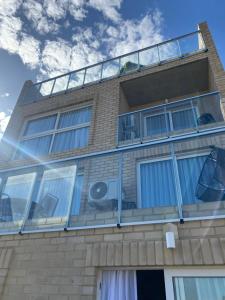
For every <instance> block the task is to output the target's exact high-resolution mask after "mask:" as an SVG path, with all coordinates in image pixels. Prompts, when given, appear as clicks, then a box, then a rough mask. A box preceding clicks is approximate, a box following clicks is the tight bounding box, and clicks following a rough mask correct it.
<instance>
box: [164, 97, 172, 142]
mask: <svg viewBox="0 0 225 300" xmlns="http://www.w3.org/2000/svg"><path fill="white" fill-rule="evenodd" d="M167 103H168V100H167V99H166V100H165V104H164V114H165V120H166V132H167V137H168V138H169V137H170V133H169V132H170V128H171V126H169V124H168V117H167ZM169 121H170V114H169Z"/></svg>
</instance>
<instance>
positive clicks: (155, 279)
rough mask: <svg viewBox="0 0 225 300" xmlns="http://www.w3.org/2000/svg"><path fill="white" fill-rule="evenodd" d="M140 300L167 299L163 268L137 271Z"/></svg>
mask: <svg viewBox="0 0 225 300" xmlns="http://www.w3.org/2000/svg"><path fill="white" fill-rule="evenodd" d="M137 293H138V300H166V291H165V282H164V272H163V270H144V271H137Z"/></svg>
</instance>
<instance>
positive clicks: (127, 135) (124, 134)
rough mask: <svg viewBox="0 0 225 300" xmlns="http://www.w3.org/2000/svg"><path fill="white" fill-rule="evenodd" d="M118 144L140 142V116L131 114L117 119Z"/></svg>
mask: <svg viewBox="0 0 225 300" xmlns="http://www.w3.org/2000/svg"><path fill="white" fill-rule="evenodd" d="M118 141H119V144H126V143H134V142H139V141H140V114H139V113H138V112H137V113H131V114H127V115H123V116H120V117H119V131H118Z"/></svg>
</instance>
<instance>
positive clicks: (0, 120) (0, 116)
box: [0, 112, 10, 138]
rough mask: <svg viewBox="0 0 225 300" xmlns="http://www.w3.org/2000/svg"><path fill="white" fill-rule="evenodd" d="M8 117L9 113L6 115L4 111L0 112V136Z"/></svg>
mask: <svg viewBox="0 0 225 300" xmlns="http://www.w3.org/2000/svg"><path fill="white" fill-rule="evenodd" d="M9 119H10V116H9V115H6V113H4V112H0V138H1V135H2V133H3V132H4V131H5V129H6V127H7V125H8V123H9Z"/></svg>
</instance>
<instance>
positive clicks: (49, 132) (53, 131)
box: [12, 104, 92, 159]
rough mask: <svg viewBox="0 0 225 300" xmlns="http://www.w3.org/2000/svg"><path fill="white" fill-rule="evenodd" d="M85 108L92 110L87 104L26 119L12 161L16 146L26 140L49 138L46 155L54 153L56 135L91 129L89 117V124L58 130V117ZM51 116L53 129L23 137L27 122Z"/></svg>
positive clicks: (14, 157) (13, 157)
mask: <svg viewBox="0 0 225 300" xmlns="http://www.w3.org/2000/svg"><path fill="white" fill-rule="evenodd" d="M86 108H90V109H91V110H92V105H91V104H89V105H83V106H81V107H76V108H69V109H66V110H59V111H55V112H49V113H44V114H40V115H38V116H33V117H30V118H28V119H26V120H25V121H24V123H23V126H22V130H21V134H20V136H19V139H18V143H17V147H16V150H15V152H14V153H13V156H12V159H17V158H16V154H17V152H18V149H19V147H18V146H19V145H20V143H21V142H24V141H28V140H33V139H35V138H40V137H46V136H51V141H50V145H49V149H48V152H47V153H46V155H49V154H51V153H54V152H52V147H53V143H54V140H55V136H56V134H58V133H62V132H67V131H71V130H78V129H81V128H87V127H89V128H90V127H91V122H92V117H91V119H90V121H89V122H85V123H82V124H77V125H72V126H69V127H64V128H58V126H59V120H60V117H61V116H62V115H63V114H64V113H68V112H73V111H79V110H82V109H86ZM53 115H56V120H55V126H54V128H53V129H50V130H46V131H44V132H39V133H36V134H29V135H24V134H25V131H26V128H27V125H28V123H29V122H31V121H35V120H38V119H41V118H45V117H49V116H53ZM88 145H89V136H88V141H87V145H86V146H85V147H87V146H88ZM75 149H79V148H75Z"/></svg>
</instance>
